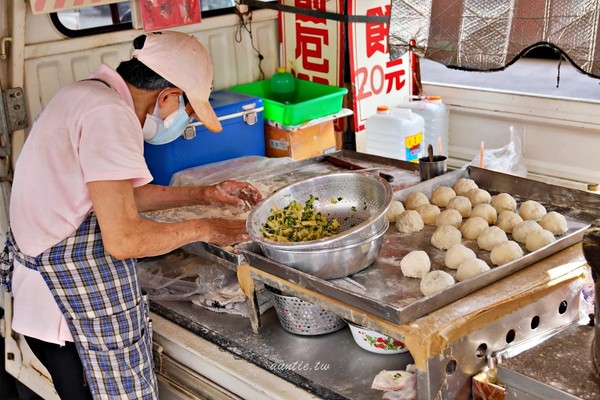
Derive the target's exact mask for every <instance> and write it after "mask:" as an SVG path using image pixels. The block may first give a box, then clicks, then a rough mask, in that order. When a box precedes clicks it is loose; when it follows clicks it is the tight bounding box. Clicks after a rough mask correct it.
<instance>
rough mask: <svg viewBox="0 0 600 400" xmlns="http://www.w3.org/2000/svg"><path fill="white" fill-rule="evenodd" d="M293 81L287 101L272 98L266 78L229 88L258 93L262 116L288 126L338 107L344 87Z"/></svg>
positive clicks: (235, 90) (346, 91)
mask: <svg viewBox="0 0 600 400" xmlns="http://www.w3.org/2000/svg"><path fill="white" fill-rule="evenodd" d="M295 81H296V92H295V95H294V98H293V100H292V101H291V102H290V103H289V104H284V103H280V102H278V101H275V100H273V97H274V96H273V94H272V93H271V80H270V79H265V80H262V81H257V82H252V83H247V84H244V85H238V86H234V87H232V88H230V89H229V90H231V91H234V92H238V93H244V94H248V95H251V96H255V97H261V98H262V99H263V104H264V108H265V109H264V118H265V119H268V120H271V121H275V122H279V123H281V124H283V125H288V126H293V125H300V124H302V123H304V122H306V121H310V120H313V119H316V118H320V117H324V116H327V115H331V114H335V113H337V112H339V111H340V110H341V109H342V100H343V97H344V95H345V94H346V93H348V89H346V88H340V87H336V86H329V85H323V84H321V83H315V82H310V81H305V80H303V79H296V80H295Z"/></svg>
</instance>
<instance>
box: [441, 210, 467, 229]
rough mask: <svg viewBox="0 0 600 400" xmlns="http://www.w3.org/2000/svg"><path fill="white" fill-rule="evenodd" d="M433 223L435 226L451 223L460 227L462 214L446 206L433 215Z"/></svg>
mask: <svg viewBox="0 0 600 400" xmlns="http://www.w3.org/2000/svg"><path fill="white" fill-rule="evenodd" d="M435 224H436V225H437V226H443V225H452V226H453V227H455V228H460V225H461V224H462V215H460V213H459V212H458V211H456V210H453V209H451V208H448V209H446V210H444V211H442V212H441V213H439V214H438V216H437V217H435Z"/></svg>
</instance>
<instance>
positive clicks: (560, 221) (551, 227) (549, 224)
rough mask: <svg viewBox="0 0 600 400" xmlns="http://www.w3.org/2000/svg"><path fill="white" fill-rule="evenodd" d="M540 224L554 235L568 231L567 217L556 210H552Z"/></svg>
mask: <svg viewBox="0 0 600 400" xmlns="http://www.w3.org/2000/svg"><path fill="white" fill-rule="evenodd" d="M540 226H541V227H542V228H544V229H546V230H547V231H550V232H552V234H554V235H562V234H563V233H565V232H566V231H567V219H566V218H565V216H564V215H562V214H559V213H557V212H556V211H550V212H549V213H548V214H546V215H544V217H543V218H542V220H541V221H540Z"/></svg>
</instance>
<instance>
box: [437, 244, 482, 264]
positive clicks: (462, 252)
mask: <svg viewBox="0 0 600 400" xmlns="http://www.w3.org/2000/svg"><path fill="white" fill-rule="evenodd" d="M470 258H477V255H475V252H474V251H473V250H471V249H470V248H468V247H467V246H465V245H464V244H461V243H458V244H455V245H454V246H452V247H450V248H449V249H448V252H447V253H446V257H445V258H444V264H445V265H446V267H448V268H450V269H457V268H458V266H459V265H460V263H462V262H463V261H465V260H468V259H470Z"/></svg>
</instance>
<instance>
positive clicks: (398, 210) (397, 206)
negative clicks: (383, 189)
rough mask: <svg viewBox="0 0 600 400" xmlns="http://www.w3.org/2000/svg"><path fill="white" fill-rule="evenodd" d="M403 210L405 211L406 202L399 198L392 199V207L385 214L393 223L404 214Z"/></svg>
mask: <svg viewBox="0 0 600 400" xmlns="http://www.w3.org/2000/svg"><path fill="white" fill-rule="evenodd" d="M402 211H404V204H402V202H401V201H399V200H392V204H390V208H388V210H387V212H386V213H385V216H386V217H387V219H388V221H390V222H392V223H393V222H396V219H397V218H398V216H399V215H400V214H402Z"/></svg>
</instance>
